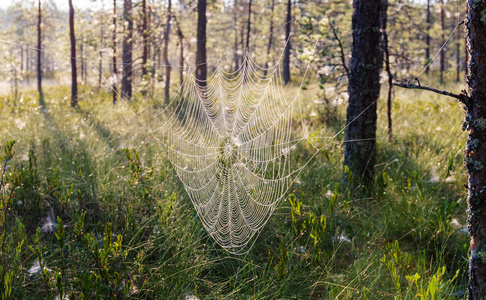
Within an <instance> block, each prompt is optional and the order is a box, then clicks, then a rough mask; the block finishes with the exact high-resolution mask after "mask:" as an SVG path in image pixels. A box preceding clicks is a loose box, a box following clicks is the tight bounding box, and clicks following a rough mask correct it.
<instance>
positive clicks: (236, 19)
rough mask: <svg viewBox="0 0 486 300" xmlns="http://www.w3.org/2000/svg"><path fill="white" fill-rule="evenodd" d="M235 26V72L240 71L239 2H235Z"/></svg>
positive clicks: (236, 0)
mask: <svg viewBox="0 0 486 300" xmlns="http://www.w3.org/2000/svg"><path fill="white" fill-rule="evenodd" d="M272 1H274V0H272ZM233 26H234V31H235V44H234V47H233V60H234V62H235V68H234V71H235V72H236V70H238V68H239V66H238V0H235V1H234V2H233Z"/></svg>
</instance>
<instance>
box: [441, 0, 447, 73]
mask: <svg viewBox="0 0 486 300" xmlns="http://www.w3.org/2000/svg"><path fill="white" fill-rule="evenodd" d="M440 28H441V33H440V37H441V40H440V42H441V43H444V41H445V36H444V32H445V23H444V0H440ZM445 52H446V48H445V47H443V48H442V49H441V50H440V82H441V83H444V70H445Z"/></svg>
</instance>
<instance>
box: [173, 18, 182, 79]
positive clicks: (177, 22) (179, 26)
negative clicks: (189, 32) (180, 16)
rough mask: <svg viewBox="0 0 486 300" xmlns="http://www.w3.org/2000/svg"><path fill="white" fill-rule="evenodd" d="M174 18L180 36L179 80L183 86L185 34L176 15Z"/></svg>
mask: <svg viewBox="0 0 486 300" xmlns="http://www.w3.org/2000/svg"><path fill="white" fill-rule="evenodd" d="M174 20H175V21H176V24H177V36H178V37H179V55H180V56H179V81H180V85H181V87H182V84H183V83H184V34H183V33H182V28H181V25H180V24H179V21H178V20H177V18H176V17H175V15H174Z"/></svg>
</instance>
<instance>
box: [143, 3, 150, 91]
mask: <svg viewBox="0 0 486 300" xmlns="http://www.w3.org/2000/svg"><path fill="white" fill-rule="evenodd" d="M142 15H143V21H142V37H143V49H142V79H143V78H145V77H146V75H147V60H148V55H149V53H148V41H149V32H148V17H147V0H142ZM143 94H145V91H143Z"/></svg>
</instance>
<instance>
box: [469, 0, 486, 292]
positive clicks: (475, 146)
mask: <svg viewBox="0 0 486 300" xmlns="http://www.w3.org/2000/svg"><path fill="white" fill-rule="evenodd" d="M466 4H467V17H466V21H465V27H466V31H465V32H466V50H467V52H468V53H469V60H468V62H467V64H468V70H467V84H468V95H469V105H468V106H467V113H466V119H465V125H467V127H466V129H467V130H468V132H469V136H468V140H467V144H466V156H465V165H466V169H467V173H468V184H467V188H468V205H469V209H468V215H469V216H468V233H469V237H470V239H471V242H470V249H469V286H468V299H486V168H485V166H486V56H485V55H484V53H486V23H485V22H484V15H485V13H484V12H485V11H486V3H485V2H484V1H474V0H467V1H466Z"/></svg>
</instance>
